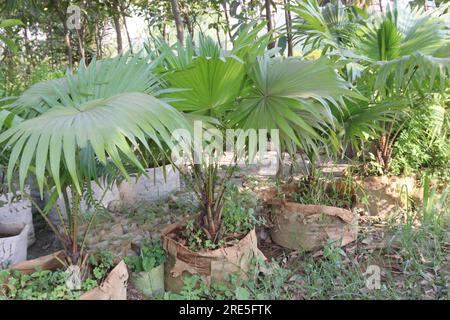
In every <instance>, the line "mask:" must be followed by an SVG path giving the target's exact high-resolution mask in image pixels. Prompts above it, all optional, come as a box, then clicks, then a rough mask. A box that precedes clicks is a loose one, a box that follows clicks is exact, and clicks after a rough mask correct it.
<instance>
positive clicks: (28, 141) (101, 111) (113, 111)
mask: <svg viewBox="0 0 450 320" xmlns="http://www.w3.org/2000/svg"><path fill="white" fill-rule="evenodd" d="M179 128H186V129H188V128H189V126H188V124H187V122H186V120H185V119H184V117H183V115H182V114H181V113H179V112H178V111H176V110H175V109H174V108H172V107H171V106H169V105H168V104H166V103H164V102H162V101H160V100H158V99H156V98H153V97H151V96H149V95H146V94H143V93H122V94H118V95H115V96H113V97H110V98H106V99H96V100H91V101H88V102H86V103H83V104H80V105H77V106H54V107H53V108H52V109H51V110H50V111H47V112H45V113H44V114H42V115H41V116H39V117H36V118H34V119H30V120H27V121H24V122H22V123H20V124H18V125H17V126H15V127H13V128H11V129H9V130H7V131H5V132H4V133H3V134H1V135H0V143H6V144H5V146H6V147H7V148H8V147H10V148H11V156H10V158H9V163H8V173H7V176H8V181H9V182H10V183H11V180H12V175H13V171H14V170H15V169H16V168H17V169H18V171H19V182H20V188H21V189H22V190H23V185H24V181H25V177H26V175H27V174H28V172H29V171H32V172H33V173H34V174H35V175H36V180H37V182H38V185H39V188H40V191H41V193H42V190H43V185H44V180H45V175H46V174H47V175H49V176H51V177H52V178H53V180H54V183H55V185H56V187H57V190H58V192H59V194H61V190H62V185H67V183H68V182H67V181H64V179H67V180H69V181H70V183H69V184H72V185H74V186H75V188H76V190H77V191H78V192H79V193H80V194H81V185H82V183H83V182H84V181H90V180H92V179H96V178H97V177H95V176H90V175H91V174H92V170H87V169H86V162H88V163H94V162H95V161H96V159H98V160H99V161H100V162H101V163H103V164H106V161H107V159H111V160H112V162H113V163H114V164H115V166H116V167H117V168H119V169H120V170H121V171H122V174H123V175H124V176H125V177H128V173H127V171H126V170H125V166H124V165H123V162H128V163H132V164H133V165H134V166H135V167H136V168H137V169H138V170H140V171H143V169H144V168H143V164H142V163H141V162H140V161H139V160H138V158H137V157H136V154H135V149H136V148H137V147H138V144H139V143H140V144H142V145H144V146H145V148H147V149H149V146H148V140H151V141H153V142H155V143H156V144H157V145H158V146H162V144H163V143H164V144H165V145H167V146H171V145H172V142H171V132H172V131H173V130H176V129H179ZM87 155H88V157H87V159H86V156H87ZM80 159H85V160H84V161H83V162H84V163H81V160H80ZM66 172H67V173H68V176H67V175H65V173H66Z"/></svg>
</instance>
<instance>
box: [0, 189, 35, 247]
mask: <svg viewBox="0 0 450 320" xmlns="http://www.w3.org/2000/svg"><path fill="white" fill-rule="evenodd" d="M0 225H2V226H3V227H2V232H3V233H6V234H8V233H14V232H17V230H18V229H21V228H22V227H23V225H27V226H28V233H27V238H28V240H27V241H28V242H27V245H28V247H29V246H31V245H32V244H34V243H35V242H36V236H35V233H34V225H33V213H32V205H31V202H30V201H29V200H27V199H21V200H12V199H11V195H10V194H8V195H0Z"/></svg>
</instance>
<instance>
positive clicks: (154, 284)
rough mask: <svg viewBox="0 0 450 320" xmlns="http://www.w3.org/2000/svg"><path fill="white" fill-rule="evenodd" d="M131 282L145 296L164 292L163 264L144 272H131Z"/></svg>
mask: <svg viewBox="0 0 450 320" xmlns="http://www.w3.org/2000/svg"><path fill="white" fill-rule="evenodd" d="M130 282H131V284H132V285H133V286H134V287H135V288H136V289H137V290H139V291H140V292H141V293H142V294H144V295H145V296H147V297H152V296H154V295H155V294H158V293H163V292H164V264H161V265H159V266H157V267H155V268H153V269H152V270H150V271H148V272H145V271H142V272H133V273H131V275H130Z"/></svg>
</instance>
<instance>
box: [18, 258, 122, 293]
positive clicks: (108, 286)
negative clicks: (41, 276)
mask: <svg viewBox="0 0 450 320" xmlns="http://www.w3.org/2000/svg"><path fill="white" fill-rule="evenodd" d="M63 256H64V253H63V251H58V252H56V253H53V254H50V255H47V256H43V257H40V258H37V259H33V260H27V261H23V262H21V263H18V264H15V265H13V266H12V267H11V269H12V270H18V271H20V272H23V273H26V274H32V273H33V272H35V271H36V267H40V268H42V269H43V270H56V269H58V268H62V265H61V263H60V262H59V261H58V259H57V258H59V259H60V260H62V259H63ZM127 282H128V270H127V266H126V264H125V262H124V261H120V262H119V263H118V264H117V265H116V266H115V267H114V268H113V269H112V270H111V271H110V272H109V274H108V276H107V277H106V279H105V280H104V281H103V283H102V284H101V285H99V286H97V287H95V288H93V289H91V290H89V291H87V292H85V293H83V294H82V295H81V296H80V300H126V299H127Z"/></svg>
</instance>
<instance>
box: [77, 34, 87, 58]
mask: <svg viewBox="0 0 450 320" xmlns="http://www.w3.org/2000/svg"><path fill="white" fill-rule="evenodd" d="M77 39H78V51H79V52H80V59H82V60H84V62H85V63H87V62H86V55H85V51H84V41H83V35H82V33H81V32H80V30H78V29H77Z"/></svg>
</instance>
